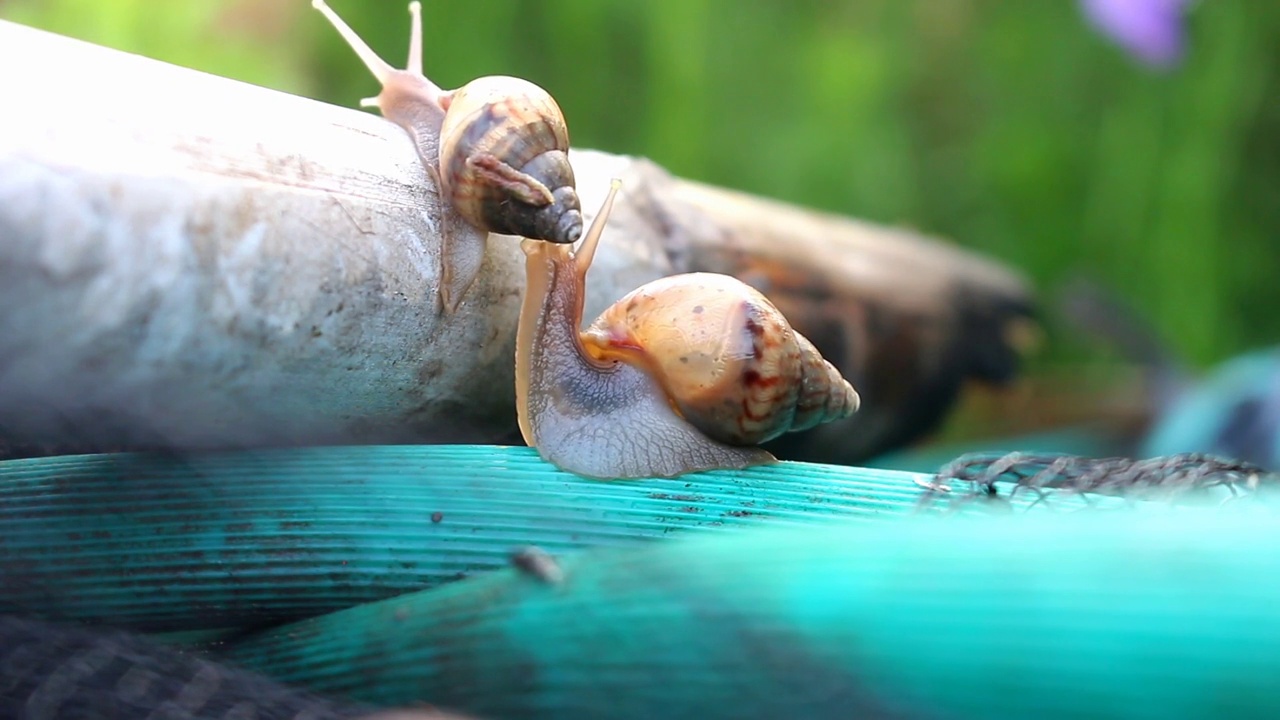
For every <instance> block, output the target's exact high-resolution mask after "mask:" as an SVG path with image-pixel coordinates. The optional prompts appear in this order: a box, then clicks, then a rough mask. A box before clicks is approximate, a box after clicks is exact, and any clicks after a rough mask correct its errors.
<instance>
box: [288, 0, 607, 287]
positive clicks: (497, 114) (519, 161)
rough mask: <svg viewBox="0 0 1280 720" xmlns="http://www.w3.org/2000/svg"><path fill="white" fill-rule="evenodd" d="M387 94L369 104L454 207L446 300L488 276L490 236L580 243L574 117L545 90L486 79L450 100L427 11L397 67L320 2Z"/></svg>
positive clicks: (445, 231) (316, 3) (316, 2)
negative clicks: (427, 48)
mask: <svg viewBox="0 0 1280 720" xmlns="http://www.w3.org/2000/svg"><path fill="white" fill-rule="evenodd" d="M311 5H312V6H313V7H315V8H316V9H317V10H319V11H320V12H321V14H323V15H324V16H325V18H327V19H328V20H329V22H330V23H331V24H332V25H333V26H334V28H336V29H337V30H338V33H339V34H340V35H341V36H342V37H343V39H344V40H346V42H347V44H348V45H350V46H351V48H352V50H354V51H355V53H356V55H358V56H359V57H360V59H361V60H362V61H363V62H364V64H365V66H366V67H368V68H369V71H370V72H372V73H373V76H374V77H375V78H377V80H378V82H379V83H380V84H381V85H382V90H381V92H379V93H378V95H377V97H373V98H366V99H365V100H362V101H361V105H362V106H365V107H376V108H378V110H379V112H381V113H382V115H383V117H385V118H387V120H390V121H391V122H393V123H395V124H397V125H399V126H400V127H402V128H403V129H404V130H405V132H407V133H408V134H409V137H410V138H411V139H412V140H413V144H414V147H415V148H416V149H417V151H418V157H419V159H420V160H421V162H422V164H423V167H424V168H426V170H427V171H428V172H429V173H431V174H432V176H433V177H434V178H435V179H436V181H437V185H438V186H439V187H440V194H441V196H442V197H443V198H445V199H446V200H447V203H446V205H447V206H448V208H447V210H445V211H444V212H442V213H441V214H442V219H443V221H444V227H443V228H442V230H441V237H442V241H441V258H442V260H441V262H442V271H441V282H440V295H441V298H442V300H443V304H444V307H445V309H446V310H449V311H452V310H453V309H455V308H456V307H457V305H458V303H459V302H460V300H461V297H462V295H463V293H465V292H466V290H467V289H468V288H469V287H470V286H471V283H472V282H474V280H475V278H476V276H477V275H478V274H479V272H480V265H481V262H482V261H483V259H484V250H485V243H486V239H487V237H488V234H489V233H491V232H492V233H498V234H501V235H518V236H521V237H526V238H532V239H535V240H546V241H549V242H553V243H572V242H575V241H577V240H578V238H579V237H580V236H581V235H582V227H583V222H582V206H581V202H580V201H579V199H578V192H577V189H576V185H575V179H574V174H573V167H572V166H571V165H570V164H569V155H568V150H569V131H568V127H567V124H566V123H565V120H564V114H563V113H562V112H561V111H560V107H559V105H557V104H556V101H555V99H554V98H552V97H551V95H550V94H549V93H548V92H547V91H546V90H544V89H543V88H541V87H539V86H538V85H535V84H534V83H531V82H529V81H527V80H522V79H520V78H514V77H507V76H500V75H499V76H488V77H482V78H477V79H475V80H472V81H471V82H469V83H467V84H466V85H464V86H462V87H461V88H458V89H456V90H444V89H442V88H440V86H438V85H436V84H435V83H433V82H432V81H431V80H429V79H427V77H426V76H425V75H423V74H422V70H421V68H422V9H421V5H420V4H419V3H418V2H412V3H409V12H410V15H411V16H412V19H413V23H412V27H411V30H410V36H409V37H410V40H409V60H408V63H407V65H406V68H405V69H404V70H400V69H397V68H394V67H392V66H391V65H390V64H388V63H387V62H386V61H385V60H383V59H382V58H380V57H379V56H378V55H377V53H375V52H374V51H373V49H372V48H370V47H369V46H368V44H366V43H365V42H364V41H363V40H361V39H360V37H359V36H358V35H356V33H355V31H354V30H352V29H351V27H350V26H349V25H347V23H346V22H344V21H343V20H342V18H340V17H338V15H337V13H335V12H334V11H333V10H332V9H330V8H329V6H328V5H327V4H325V2H324V0H312V2H311Z"/></svg>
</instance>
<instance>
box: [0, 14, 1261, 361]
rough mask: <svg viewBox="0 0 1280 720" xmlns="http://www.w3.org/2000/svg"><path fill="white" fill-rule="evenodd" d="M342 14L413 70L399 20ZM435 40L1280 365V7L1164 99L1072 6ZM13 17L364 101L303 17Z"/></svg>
mask: <svg viewBox="0 0 1280 720" xmlns="http://www.w3.org/2000/svg"><path fill="white" fill-rule="evenodd" d="M332 4H333V5H334V7H335V9H336V10H337V11H338V12H339V13H340V14H342V15H343V16H344V17H345V18H347V19H348V20H349V22H350V23H351V24H352V25H353V26H354V27H355V28H356V30H357V31H358V32H359V33H361V34H362V35H363V36H364V37H365V38H366V39H367V40H368V41H369V42H370V44H371V45H372V46H373V47H374V48H375V49H377V50H378V51H379V53H381V54H382V55H384V56H385V57H387V58H388V59H389V60H391V61H392V62H394V63H395V64H400V63H401V62H402V58H403V57H404V52H405V48H406V46H407V42H408V27H409V24H408V23H409V17H408V13H407V11H406V9H405V5H406V3H405V2H401V1H399V0H382V1H379V2H356V1H355V0H332ZM424 15H425V21H426V40H427V52H426V64H427V74H428V75H430V76H431V77H432V78H433V79H435V80H436V81H437V82H439V83H440V84H442V85H444V86H446V87H454V86H457V85H460V84H462V83H464V82H466V81H467V80H468V79H470V78H473V77H476V76H480V75H484V74H514V75H521V76H524V77H527V78H529V79H531V80H533V81H535V82H537V83H539V84H541V85H543V86H545V87H546V88H548V89H549V90H550V91H551V92H552V93H553V94H554V95H555V96H556V97H557V99H558V100H559V102H560V103H561V105H562V107H563V108H564V110H565V114H566V116H567V117H568V118H569V123H570V129H571V132H572V136H573V140H574V142H575V144H577V145H579V146H583V147H594V148H599V149H605V150H610V151H614V152H621V153H633V154H638V155H645V156H648V157H650V158H653V159H654V160H656V161H657V162H659V163H661V164H663V165H665V166H666V167H667V168H669V169H670V170H672V171H674V172H676V173H679V174H682V175H685V176H688V177H691V178H696V179H700V180H704V181H708V182H712V183H717V184H721V185H725V186H730V187H734V188H740V189H743V190H747V191H751V192H755V193H759V194H763V195H768V196H772V197H777V198H781V199H785V200H789V201H792V202H796V203H801V204H804V205H809V206H813V207H817V208H822V209H826V210H830V211H834V212H838V213H843V214H848V215H853V216H858V217H862V218H866V219H869V220H874V221H878V222H883V223H891V224H902V225H908V226H912V227H915V228H918V229H920V230H922V231H924V232H927V233H930V234H936V235H941V236H944V237H947V238H951V239H953V240H954V241H956V242H958V243H961V244H963V245H965V246H967V247H971V248H974V249H976V250H978V251H981V252H984V253H988V254H990V255H992V256H995V257H996V258H999V259H1001V260H1003V261H1004V262H1006V263H1008V264H1009V265H1011V266H1014V267H1016V268H1019V269H1021V270H1022V271H1023V272H1025V273H1026V274H1027V275H1028V276H1029V277H1030V278H1031V280H1032V281H1033V283H1034V284H1035V285H1036V287H1037V288H1039V289H1040V290H1041V291H1042V292H1043V294H1044V297H1045V298H1046V299H1047V300H1051V299H1052V297H1053V296H1052V291H1053V290H1054V288H1055V287H1056V286H1057V284H1058V283H1059V282H1060V281H1061V280H1062V279H1063V278H1065V277H1067V276H1069V275H1072V274H1075V273H1085V274H1088V275H1090V276H1092V277H1094V278H1096V279H1098V280H1101V281H1103V282H1105V283H1107V284H1108V285H1111V286H1113V287H1115V288H1117V289H1118V290H1119V291H1120V292H1121V293H1122V294H1123V295H1125V296H1126V297H1127V298H1128V299H1129V300H1130V301H1131V302H1132V304H1133V305H1135V306H1136V308H1137V309H1138V310H1140V311H1141V312H1142V313H1143V314H1145V315H1146V316H1147V317H1148V318H1149V319H1151V320H1152V321H1153V322H1154V323H1155V325H1156V327H1157V329H1158V331H1159V332H1160V333H1161V334H1162V335H1163V336H1164V337H1165V338H1166V339H1167V340H1168V341H1169V342H1170V343H1171V345H1172V346H1173V347H1174V349H1175V350H1176V351H1177V352H1178V353H1179V354H1181V355H1182V356H1184V357H1185V358H1187V359H1189V360H1190V361H1192V362H1194V363H1197V364H1205V363H1208V362H1211V361H1216V360H1218V359H1221V358H1223V357H1226V356H1228V355H1231V354H1234V353H1237V352H1240V351H1242V350H1245V349H1247V348H1250V347H1255V346H1258V345H1264V344H1269V343H1274V342H1277V341H1280V313H1277V312H1276V308H1277V301H1278V300H1280V288H1278V287H1277V282H1276V278H1277V277H1278V276H1280V251H1278V249H1277V248H1278V243H1280V74H1278V72H1280V53H1278V52H1277V50H1276V48H1280V3H1271V2H1260V1H1259V2H1251V1H1247V0H1246V1H1245V2H1227V1H1223V0H1218V1H1214V2H1201V3H1199V4H1197V5H1196V7H1195V10H1194V12H1193V13H1192V15H1191V17H1190V22H1189V30H1190V38H1189V42H1190V47H1189V52H1188V56H1187V59H1186V61H1185V63H1184V64H1183V65H1182V66H1181V67H1179V68H1177V69H1175V70H1174V71H1173V72H1169V73H1158V72H1155V71H1152V70H1148V69H1146V68H1144V67H1142V66H1140V65H1137V64H1136V63H1134V62H1133V61H1132V60H1131V59H1130V58H1129V57H1128V56H1126V55H1125V54H1124V53H1123V52H1122V51H1121V50H1119V49H1118V48H1116V47H1115V46H1113V45H1112V44H1111V43H1110V42H1109V41H1108V40H1107V39H1105V38H1103V37H1101V36H1100V35H1098V34H1097V33H1096V32H1095V31H1094V30H1093V28H1091V27H1090V26H1089V25H1088V24H1087V23H1086V22H1085V20H1084V18H1083V17H1082V15H1081V13H1080V11H1079V8H1078V6H1077V4H1076V3H1075V2H1068V1H1067V0H1059V1H1058V2H1003V1H1001V0H845V1H842V2H825V1H823V2H819V1H818V0H790V1H788V2H783V1H781V0H773V1H766V0H762V1H760V2H752V3H743V2H737V1H736V0H657V1H652V2H647V3H637V2H632V1H630V0H501V1H499V0H485V1H484V2H452V1H450V0H427V2H426V3H425V6H424ZM0 17H3V18H5V19H10V20H15V21H18V22H23V23H27V24H30V25H35V26H38V27H43V28H47V29H50V30H54V31H56V32H61V33H65V34H68V35H72V36H75V37H78V38H82V39H85V40H90V41H93V42H98V43H101V44H105V45H109V46H113V47H118V48H121V49H125V50H130V51H134V52H139V53H142V54H145V55H149V56H152V57H156V58H160V59H164V60H168V61H171V62H175V63H178V64H181V65H186V66H189V67H193V68H198V69H200V70H204V71H206V72H211V73H215V74H220V75H226V76H230V77H234V78H238V79H242V80H246V81H249V82H254V83H258V84H262V85H267V86H271V87H275V88H278V89H281V90H286V91H290V92H295V93H298V94H303V95H308V96H311V97H316V98H320V99H324V100H328V101H331V102H334V103H338V104H341V105H346V106H354V105H355V104H356V102H357V100H358V99H359V98H360V97H363V96H365V95H370V94H373V93H374V92H375V84H374V82H373V80H372V78H371V77H369V76H368V74H367V72H366V71H365V70H364V68H363V66H361V65H360V64H359V62H358V61H357V60H356V58H355V56H354V55H353V54H352V53H351V51H350V50H349V49H347V47H346V46H345V45H344V44H343V43H342V42H341V41H340V40H339V38H338V36H337V34H336V33H334V32H333V30H332V28H330V27H329V26H328V25H327V24H326V23H325V22H324V21H323V20H322V19H321V18H320V16H319V14H318V13H316V12H314V11H313V10H312V9H311V8H310V4H309V2H307V0H237V1H234V2H233V1H231V0H224V1H223V2H213V1H212V0H184V2H181V3H160V2H154V1H152V0H0ZM5 71H6V72H15V71H20V70H18V69H14V68H9V69H6V70H5ZM1055 347H1056V350H1055V351H1054V352H1053V353H1052V356H1056V357H1059V358H1061V357H1065V356H1071V355H1077V354H1079V353H1080V351H1081V350H1083V349H1084V348H1085V346H1083V345H1080V346H1075V347H1073V346H1072V345H1071V343H1059V344H1057V345H1056V346H1055Z"/></svg>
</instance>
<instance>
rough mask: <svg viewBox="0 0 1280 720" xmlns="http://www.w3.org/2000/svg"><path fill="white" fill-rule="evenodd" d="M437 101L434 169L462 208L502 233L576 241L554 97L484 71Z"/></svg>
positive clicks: (575, 208)
mask: <svg viewBox="0 0 1280 720" xmlns="http://www.w3.org/2000/svg"><path fill="white" fill-rule="evenodd" d="M444 102H445V105H446V107H447V112H446V114H445V116H444V123H443V125H442V127H441V129H440V137H441V139H442V145H441V146H440V177H441V180H442V181H443V184H444V191H445V193H446V194H447V195H448V196H449V199H450V201H451V202H452V203H453V204H454V206H455V207H457V208H458V211H459V212H460V213H461V214H462V216H463V217H464V218H466V219H467V221H468V222H470V223H471V224H473V225H475V226H476V227H479V228H483V229H485V230H488V231H490V232H496V233H499V234H502V235H520V236H522V237H526V238H531V239H534V240H547V241H550V242H557V243H571V242H576V241H577V240H578V238H579V237H580V236H581V235H582V204H581V202H580V201H579V199H578V192H577V189H576V183H575V179H574V176H573V166H572V165H570V164H569V154H568V153H569V130H568V127H567V126H566V125H565V121H564V115H563V114H561V112H560V107H559V106H558V105H557V104H556V101H555V99H554V98H552V97H551V95H550V94H549V93H547V91H546V90H543V89H542V88H540V87H538V86H537V85H535V84H533V83H531V82H528V81H527V80H521V79H520V78H514V77H505V76H489V77H482V78H479V79H476V80H472V81H471V82H469V83H467V84H466V85H464V86H462V87H461V88H459V89H458V90H455V91H453V93H451V94H448V95H446V96H445V99H444Z"/></svg>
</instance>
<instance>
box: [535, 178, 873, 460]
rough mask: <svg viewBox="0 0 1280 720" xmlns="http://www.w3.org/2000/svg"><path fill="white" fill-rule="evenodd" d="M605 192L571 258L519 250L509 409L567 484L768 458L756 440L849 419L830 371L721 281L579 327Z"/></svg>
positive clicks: (653, 297)
mask: <svg viewBox="0 0 1280 720" xmlns="http://www.w3.org/2000/svg"><path fill="white" fill-rule="evenodd" d="M618 187H619V183H618V182H617V181H614V184H613V186H612V187H611V188H610V191H609V194H608V196H607V197H606V199H605V202H604V205H603V206H602V208H601V210H600V211H599V213H597V214H596V217H595V219H594V220H593V221H592V223H591V227H590V229H589V230H588V231H587V233H586V235H585V237H584V239H583V242H582V245H581V247H580V248H579V249H578V251H577V252H576V253H574V252H572V250H571V249H570V247H569V246H565V245H551V244H548V243H542V242H536V241H530V240H526V241H524V242H523V243H522V244H521V248H522V249H523V250H524V252H525V255H526V276H527V287H526V292H525V298H524V305H523V308H522V310H521V316H520V326H519V329H518V331H517V336H516V402H517V414H518V416H519V420H520V431H521V435H522V436H523V437H524V440H525V442H526V443H527V444H529V445H530V446H532V447H535V448H537V450H538V452H539V454H540V455H542V457H543V458H544V459H546V460H547V461H548V462H551V463H553V464H555V465H556V466H558V467H560V468H562V469H565V470H568V471H570V472H574V473H577V474H580V475H585V476H589V477H597V478H610V479H621V478H637V477H673V476H676V475H680V474H683V473H687V472H694V471H699V470H712V469H721V468H743V467H748V466H751V465H759V464H763V463H769V462H774V461H775V458H774V457H773V456H772V455H771V454H769V453H768V452H766V451H765V450H762V449H760V448H759V447H756V445H758V444H759V443H762V442H766V441H768V440H770V439H772V438H775V437H778V436H779V435H782V434H783V433H786V432H793V431H797V430H804V429H808V428H811V427H814V426H815V425H818V424H820V423H823V422H829V421H831V420H836V419H840V418H843V417H847V416H849V415H851V414H853V413H854V412H856V411H857V409H858V405H859V397H858V394H857V392H856V391H855V390H854V389H853V387H852V386H851V385H850V384H849V383H848V382H847V381H846V380H845V379H844V378H843V377H841V376H840V373H839V371H837V370H836V369H835V368H834V367H833V366H832V365H831V364H830V363H828V362H827V361H825V360H824V359H823V358H822V356H821V355H820V354H819V353H818V351H817V349H816V348H814V347H813V345H812V343H810V342H809V341H808V340H807V339H805V338H804V336H803V335H801V334H800V333H798V332H796V331H795V330H794V329H793V328H791V326H790V324H789V323H787V321H786V318H784V317H783V316H782V314H781V313H780V312H778V310H777V308H775V307H774V306H773V304H772V303H770V302H769V300H768V299H767V298H765V297H764V296H763V295H762V294H760V293H759V292H758V291H756V290H755V289H754V288H752V287H750V286H749V285H747V284H745V283H743V282H741V281H739V280H737V279H735V278H732V277H730V276H727V275H719V274H715V273H688V274H682V275H673V276H669V277H665V278H661V279H659V280H655V281H654V282H651V283H648V284H646V285H643V286H641V287H639V288H637V289H636V290H634V291H632V292H631V293H629V294H628V295H626V296H625V297H623V298H622V299H621V300H619V301H618V302H617V303H615V304H614V305H612V306H610V307H609V308H608V309H606V310H605V312H604V313H602V314H601V315H600V317H599V318H597V319H596V320H595V321H594V322H593V323H591V325H590V326H589V327H588V328H587V329H586V330H585V331H582V330H580V329H579V328H581V326H582V310H583V304H584V297H585V287H586V273H587V270H588V269H589V268H590V265H591V260H592V257H593V255H594V253H595V249H596V247H597V245H598V243H599V241H600V236H601V234H602V232H603V229H604V226H605V223H606V222H607V220H608V216H609V213H610V211H611V209H612V205H613V200H614V197H615V196H616V193H617V191H618Z"/></svg>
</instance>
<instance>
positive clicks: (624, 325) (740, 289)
mask: <svg viewBox="0 0 1280 720" xmlns="http://www.w3.org/2000/svg"><path fill="white" fill-rule="evenodd" d="M582 344H583V347H584V349H585V350H586V352H587V353H588V354H589V355H591V356H593V357H595V358H597V359H600V360H605V359H612V360H620V361H622V362H629V363H632V364H635V365H638V366H640V367H642V368H643V369H644V370H645V371H646V372H648V373H649V375H650V376H652V377H653V378H655V379H656V380H657V381H658V383H659V384H660V385H661V386H662V387H663V389H664V391H665V392H666V394H667V398H668V400H669V402H670V403H671V405H672V407H673V409H674V410H675V411H676V412H678V413H679V414H680V416H681V417H683V418H684V419H685V420H687V421H688V422H689V423H690V424H691V425H693V426H694V427H696V428H698V429H699V430H701V431H702V432H703V433H704V434H706V435H707V436H708V437H711V438H713V439H715V440H719V441H720V442H723V443H727V444H730V445H758V444H760V443H764V442H767V441H769V440H772V439H773V438H776V437H778V436H779V435H782V434H783V433H786V432H794V431H799V430H806V429H809V428H811V427H814V426H816V425H819V424H821V423H825V422H829V421H831V420H834V419H837V418H841V417H846V416H848V415H851V414H853V413H854V412H855V411H856V410H857V409H858V405H859V397H858V393H857V392H856V391H855V390H854V389H853V386H852V385H850V384H849V382H848V381H846V380H845V379H844V378H843V377H842V376H841V375H840V372H839V371H838V370H837V369H836V368H835V367H834V366H832V365H831V363H829V362H827V361H826V360H824V359H823V357H822V356H821V355H820V354H819V353H818V350H817V349H816V348H815V347H814V346H813V344H812V343H811V342H809V340H808V339H807V338H805V337H804V336H803V335H801V334H800V333H799V332H796V331H795V330H794V329H793V328H792V327H791V325H790V324H789V323H788V322H787V319H786V318H785V317H783V315H782V313H781V312H779V311H778V309H777V308H776V307H774V305H773V303H771V302H769V300H768V299H767V298H766V297H765V296H764V295H763V294H761V293H760V292H759V291H757V290H756V289H755V288H752V287H751V286H750V285H747V284H746V283H744V282H742V281H740V280H737V279H736V278H733V277H730V276H728V275H720V274H716V273H687V274H682V275H673V276H669V277H664V278H661V279H658V280H655V281H653V282H650V283H648V284H646V285H643V286H641V287H639V288H637V289H636V290H633V291H632V292H631V293H629V294H628V295H626V296H625V297H623V298H622V299H621V300H619V301H618V302H617V303H615V304H613V305H612V306H610V307H609V308H608V309H606V310H605V312H604V313H603V314H601V315H600V317H599V318H597V319H596V320H595V322H593V323H592V324H591V326H590V327H588V328H587V330H586V331H584V332H583V333H582Z"/></svg>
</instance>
